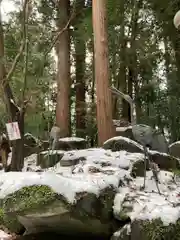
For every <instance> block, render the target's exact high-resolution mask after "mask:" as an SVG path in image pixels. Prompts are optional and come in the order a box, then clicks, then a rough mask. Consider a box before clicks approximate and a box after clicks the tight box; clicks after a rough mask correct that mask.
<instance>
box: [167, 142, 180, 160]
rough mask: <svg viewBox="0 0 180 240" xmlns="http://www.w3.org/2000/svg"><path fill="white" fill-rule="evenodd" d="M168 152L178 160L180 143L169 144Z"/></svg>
mask: <svg viewBox="0 0 180 240" xmlns="http://www.w3.org/2000/svg"><path fill="white" fill-rule="evenodd" d="M169 152H170V154H171V155H172V156H174V157H177V158H180V141H177V142H174V143H172V144H170V145H169Z"/></svg>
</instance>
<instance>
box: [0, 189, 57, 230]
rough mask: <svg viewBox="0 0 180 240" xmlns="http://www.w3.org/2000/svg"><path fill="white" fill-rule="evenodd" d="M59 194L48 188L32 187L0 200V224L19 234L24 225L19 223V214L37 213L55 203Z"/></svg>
mask: <svg viewBox="0 0 180 240" xmlns="http://www.w3.org/2000/svg"><path fill="white" fill-rule="evenodd" d="M56 197H57V194H56V193H54V192H53V191H52V190H51V189H50V188H49V187H47V186H30V187H24V188H22V189H21V190H19V191H17V192H15V193H13V194H10V195H8V196H6V197H5V198H4V199H1V200H0V224H2V225H4V226H6V227H7V228H9V229H10V230H11V231H13V232H16V233H18V232H19V231H21V229H22V225H21V224H20V223H19V222H18V221H17V215H18V214H25V213H27V212H29V211H30V212H32V211H36V209H37V208H39V207H40V208H41V209H42V207H45V206H46V205H47V204H49V203H51V202H52V201H54V200H55V199H56Z"/></svg>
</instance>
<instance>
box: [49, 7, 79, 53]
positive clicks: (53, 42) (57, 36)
mask: <svg viewBox="0 0 180 240" xmlns="http://www.w3.org/2000/svg"><path fill="white" fill-rule="evenodd" d="M76 15H77V14H75V4H74V6H73V10H72V13H71V16H70V18H69V20H68V21H67V23H66V25H65V26H64V27H63V28H62V29H61V30H60V31H59V32H58V34H57V35H56V36H55V37H54V39H53V41H52V44H51V45H50V47H49V49H48V50H47V52H46V53H45V58H46V56H47V55H48V54H49V52H50V51H51V50H52V49H53V47H54V45H55V44H56V42H57V41H58V39H59V37H60V36H61V34H63V32H64V31H66V30H67V29H68V27H69V25H70V23H71V21H72V20H73V19H74V18H75V16H76Z"/></svg>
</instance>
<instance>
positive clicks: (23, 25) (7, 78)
mask: <svg viewBox="0 0 180 240" xmlns="http://www.w3.org/2000/svg"><path fill="white" fill-rule="evenodd" d="M27 6H28V0H24V5H23V16H25V15H26V9H27ZM23 18H24V19H23V24H22V30H23V40H22V43H21V46H20V49H19V52H18V54H17V55H16V57H15V59H14V61H13V64H12V66H11V69H10V70H9V72H8V73H7V76H6V78H5V79H4V80H5V82H6V81H8V80H9V79H11V77H12V75H13V73H14V71H15V68H16V66H17V64H18V62H19V60H20V57H21V55H22V53H23V50H24V47H25V44H26V43H25V42H26V39H25V31H26V30H25V29H26V27H25V17H23Z"/></svg>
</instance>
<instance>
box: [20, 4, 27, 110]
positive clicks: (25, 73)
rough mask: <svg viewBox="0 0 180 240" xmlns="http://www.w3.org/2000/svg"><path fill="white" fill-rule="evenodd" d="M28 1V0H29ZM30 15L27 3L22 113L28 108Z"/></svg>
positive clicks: (24, 15)
mask: <svg viewBox="0 0 180 240" xmlns="http://www.w3.org/2000/svg"><path fill="white" fill-rule="evenodd" d="M27 1H28V0H27ZM28 17H29V7H28V4H27V5H26V8H25V9H24V11H23V22H24V24H23V25H24V31H23V35H24V37H23V38H24V39H25V41H24V42H25V53H24V55H25V56H24V62H25V65H24V72H23V73H24V74H23V75H24V86H23V89H22V99H21V101H22V102H21V113H24V112H25V109H26V105H27V104H26V102H25V101H24V100H25V91H26V86H27V71H28V47H29V40H28Z"/></svg>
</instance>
